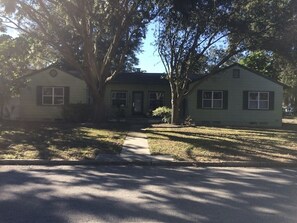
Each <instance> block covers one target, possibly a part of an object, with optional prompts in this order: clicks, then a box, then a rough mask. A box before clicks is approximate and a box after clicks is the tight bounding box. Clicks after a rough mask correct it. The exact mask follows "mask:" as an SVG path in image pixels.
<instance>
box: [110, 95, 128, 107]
mask: <svg viewBox="0 0 297 223" xmlns="http://www.w3.org/2000/svg"><path fill="white" fill-rule="evenodd" d="M111 105H112V106H115V107H118V108H119V107H126V105H127V92H125V91H113V92H111Z"/></svg>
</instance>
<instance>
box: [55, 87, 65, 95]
mask: <svg viewBox="0 0 297 223" xmlns="http://www.w3.org/2000/svg"><path fill="white" fill-rule="evenodd" d="M54 92H55V95H58V96H63V95H64V89H63V88H55V89H54Z"/></svg>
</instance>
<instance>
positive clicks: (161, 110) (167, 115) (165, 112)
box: [153, 107, 171, 123]
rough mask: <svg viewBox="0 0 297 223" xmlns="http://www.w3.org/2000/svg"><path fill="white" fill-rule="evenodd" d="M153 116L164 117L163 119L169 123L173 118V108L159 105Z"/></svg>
mask: <svg viewBox="0 0 297 223" xmlns="http://www.w3.org/2000/svg"><path fill="white" fill-rule="evenodd" d="M153 116H155V117H162V121H163V122H166V123H169V122H170V119H171V109H170V108H167V107H158V108H156V109H155V110H153Z"/></svg>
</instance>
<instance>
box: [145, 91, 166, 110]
mask: <svg viewBox="0 0 297 223" xmlns="http://www.w3.org/2000/svg"><path fill="white" fill-rule="evenodd" d="M162 106H164V92H159V91H152V92H149V108H150V110H154V109H155V108H158V107H162Z"/></svg>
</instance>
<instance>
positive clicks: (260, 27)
mask: <svg viewBox="0 0 297 223" xmlns="http://www.w3.org/2000/svg"><path fill="white" fill-rule="evenodd" d="M164 2H165V3H164ZM162 4H163V5H162V6H161V7H162V9H163V10H162V11H161V13H160V16H159V17H158V24H159V30H158V34H157V45H158V52H159V55H160V57H161V60H162V62H163V64H164V67H165V70H166V73H167V78H168V80H169V83H170V87H171V97H172V101H171V104H172V118H171V121H172V123H173V124H178V123H179V118H180V108H181V103H182V101H183V99H184V97H185V96H186V95H187V94H188V92H189V84H190V76H191V75H192V74H193V73H198V74H201V73H209V74H211V73H214V72H216V71H217V70H218V69H219V68H220V67H221V66H222V65H224V64H225V63H226V62H228V61H229V59H230V58H232V57H234V56H235V55H237V54H238V53H240V52H244V51H246V50H249V49H250V50H256V49H260V48H263V49H266V50H268V49H270V48H271V50H277V49H276V48H275V47H274V48H273V44H272V42H273V40H274V39H273V36H274V35H275V34H276V33H282V31H284V30H285V29H286V27H287V26H285V24H287V21H290V19H292V18H293V17H294V16H293V15H296V14H294V13H295V12H294V11H292V8H291V7H292V6H293V5H295V2H294V1H289V0H281V1H278V0H265V1H263V0H261V1H260V0H253V1H247V0H243V1H240V2H239V1H225V0H216V1H195V0H187V1H179V0H168V1H163V2H162ZM268 42H271V43H270V44H268Z"/></svg>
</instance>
